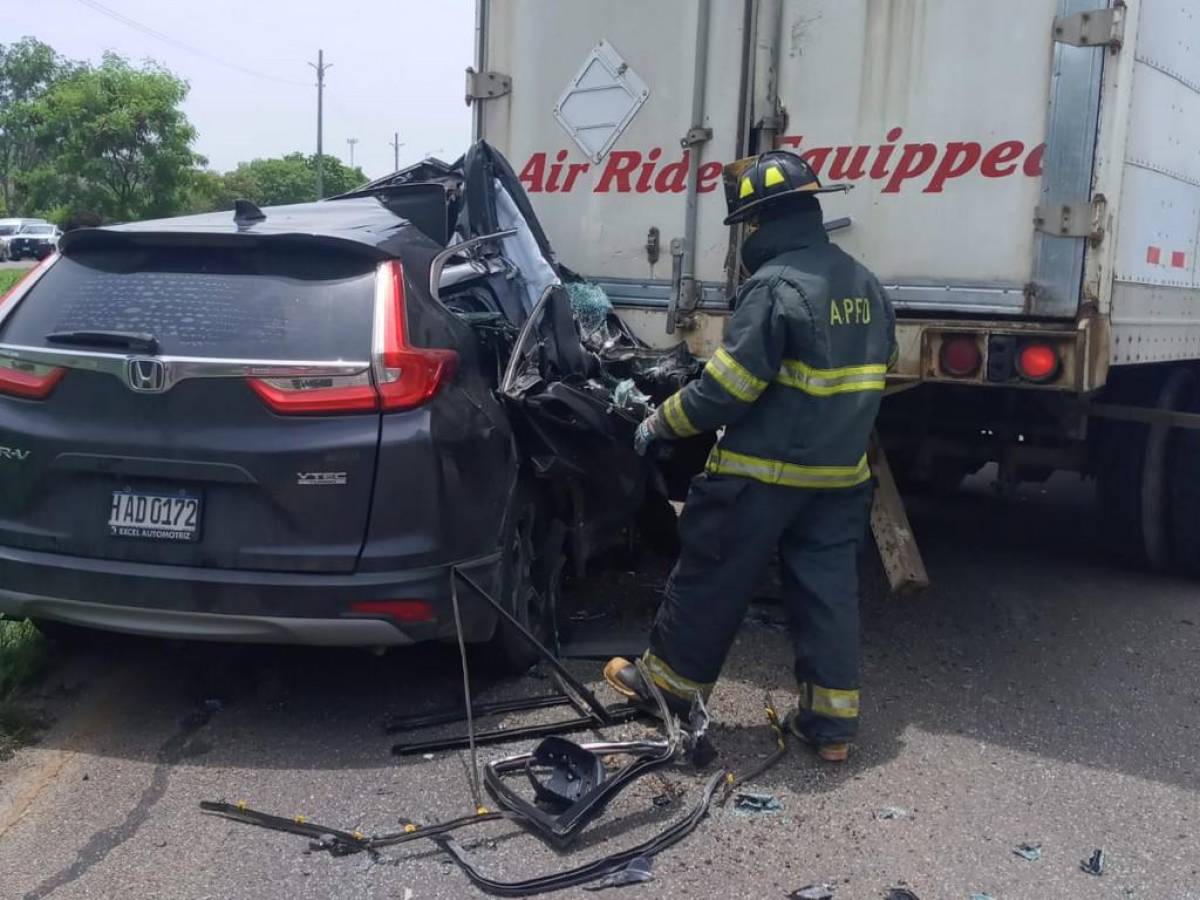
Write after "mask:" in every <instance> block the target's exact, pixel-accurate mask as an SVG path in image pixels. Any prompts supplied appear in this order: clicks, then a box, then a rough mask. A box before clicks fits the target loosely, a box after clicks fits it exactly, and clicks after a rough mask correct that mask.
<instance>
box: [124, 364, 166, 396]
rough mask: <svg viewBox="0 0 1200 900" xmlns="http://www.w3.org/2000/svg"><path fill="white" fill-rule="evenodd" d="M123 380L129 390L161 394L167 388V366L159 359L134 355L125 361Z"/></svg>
mask: <svg viewBox="0 0 1200 900" xmlns="http://www.w3.org/2000/svg"><path fill="white" fill-rule="evenodd" d="M125 380H126V381H127V382H128V383H129V389H130V390H131V391H137V392H138V393H139V394H161V393H162V392H163V391H165V390H166V389H167V367H166V366H164V365H163V361H162V360H161V359H152V358H151V357H148V356H135V357H134V358H133V359H130V360H128V361H127V362H126V363H125Z"/></svg>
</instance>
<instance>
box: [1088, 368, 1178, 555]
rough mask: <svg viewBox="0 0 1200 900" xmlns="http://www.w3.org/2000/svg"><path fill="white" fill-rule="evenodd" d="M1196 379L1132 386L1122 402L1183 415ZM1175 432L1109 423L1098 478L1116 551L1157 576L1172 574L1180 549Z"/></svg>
mask: <svg viewBox="0 0 1200 900" xmlns="http://www.w3.org/2000/svg"><path fill="white" fill-rule="evenodd" d="M1195 391H1196V376H1195V374H1194V373H1193V372H1192V371H1191V370H1190V369H1187V368H1182V367H1180V368H1176V369H1173V370H1172V371H1170V372H1169V373H1168V374H1167V375H1166V377H1165V378H1162V379H1161V381H1158V380H1156V381H1154V382H1151V383H1145V382H1143V383H1141V384H1136V385H1130V386H1127V390H1125V391H1122V392H1121V393H1122V394H1124V396H1120V395H1118V396H1117V397H1116V398H1115V399H1116V400H1117V402H1122V403H1129V404H1132V405H1139V406H1142V405H1144V406H1149V407H1152V408H1155V409H1164V410H1179V409H1182V408H1186V407H1188V406H1189V405H1190V404H1191V403H1192V402H1193V401H1192V398H1193V395H1194V393H1195ZM1178 443H1179V440H1178V437H1177V436H1176V434H1175V431H1174V430H1173V429H1172V428H1171V427H1170V426H1168V425H1165V424H1159V425H1145V424H1142V423H1137V422H1119V421H1114V422H1108V423H1106V425H1105V437H1104V440H1103V445H1102V450H1101V454H1100V460H1099V468H1098V472H1097V481H1098V488H1097V493H1098V497H1099V501H1100V506H1101V510H1102V513H1103V518H1104V522H1105V533H1106V536H1107V537H1108V542H1109V543H1110V545H1111V549H1112V550H1113V551H1114V552H1115V553H1117V554H1118V555H1120V556H1122V557H1124V558H1125V559H1127V560H1129V561H1130V562H1133V563H1136V564H1139V565H1144V566H1148V567H1149V568H1151V569H1154V570H1156V571H1163V570H1166V569H1169V568H1170V567H1171V565H1172V563H1173V561H1174V560H1175V559H1177V558H1179V557H1178V553H1177V550H1176V548H1175V543H1176V539H1175V534H1174V533H1175V532H1176V531H1177V530H1178V528H1177V526H1176V525H1175V515H1174V513H1173V509H1172V507H1173V506H1174V505H1175V503H1177V502H1178V501H1177V494H1176V491H1177V487H1178V485H1177V483H1176V478H1175V477H1173V472H1172V468H1173V459H1174V457H1175V456H1176V453H1175V451H1174V449H1173V448H1174V447H1175V445H1177V444H1178Z"/></svg>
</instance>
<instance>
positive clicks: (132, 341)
mask: <svg viewBox="0 0 1200 900" xmlns="http://www.w3.org/2000/svg"><path fill="white" fill-rule="evenodd" d="M46 340H47V341H48V342H49V343H51V344H79V345H82V346H84V347H119V348H120V349H122V350H136V351H138V352H139V353H157V352H158V338H156V337H155V336H154V335H152V334H146V333H145V332H138V331H52V332H51V333H50V334H48V335H46Z"/></svg>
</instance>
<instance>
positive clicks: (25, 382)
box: [0, 359, 67, 400]
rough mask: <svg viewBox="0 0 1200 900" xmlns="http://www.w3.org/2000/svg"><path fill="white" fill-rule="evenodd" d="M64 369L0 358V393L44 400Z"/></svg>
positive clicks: (64, 371)
mask: <svg viewBox="0 0 1200 900" xmlns="http://www.w3.org/2000/svg"><path fill="white" fill-rule="evenodd" d="M66 371H67V370H66V369H60V368H58V367H57V366H43V365H39V364H38V363H30V362H24V361H23V360H19V359H0V394H7V395H8V396H10V397H21V398H23V399H25V400H45V399H46V398H47V397H49V396H50V392H51V391H53V390H54V387H55V385H57V384H58V383H59V382H60V381H62V377H63V375H65V374H66Z"/></svg>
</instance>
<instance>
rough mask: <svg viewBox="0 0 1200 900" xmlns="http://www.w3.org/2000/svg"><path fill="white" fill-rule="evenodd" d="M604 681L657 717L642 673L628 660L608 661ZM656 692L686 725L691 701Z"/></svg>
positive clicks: (613, 659)
mask: <svg viewBox="0 0 1200 900" xmlns="http://www.w3.org/2000/svg"><path fill="white" fill-rule="evenodd" d="M604 680H605V681H607V682H608V683H609V684H610V685H611V686H612V688H613V690H615V691H616V692H617V693H618V694H621V695H622V696H625V697H628V698H629V699H630V700H632V701H633V702H634V703H636V704H637V705H638V706H640V707H642V708H643V709H644V710H646V711H647V712H649V713H651V714H652V715H655V716H657V715H659V708H658V703H657V702H655V699H654V694H653V692H652V691H651V690H650V688H649V687H648V686H647V685H646V682H645V681H644V680H643V679H642V673H641V672H639V671H638V669H637V666H635V665H634V664H633V663H631V662H630V661H629V660H627V659H624V658H622V657H620V656H614V657H613V658H612V659H610V660H609V661H608V663H607V664H605V666H604ZM658 692H659V693H660V694H662V697H663V700H665V701H666V703H667V709H668V710H670V711H671V712H672V713H673V714H674V715H676V716H678V717H679V718H680V719H682V720H683V722H684V723H686V722H687V721H688V716H689V714H690V713H691V709H692V701H691V699H690V698H684V697H680V696H679V695H678V694H673V693H671V692H670V691H667V690H663V689H662V688H661V687H660V688H659V689H658Z"/></svg>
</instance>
